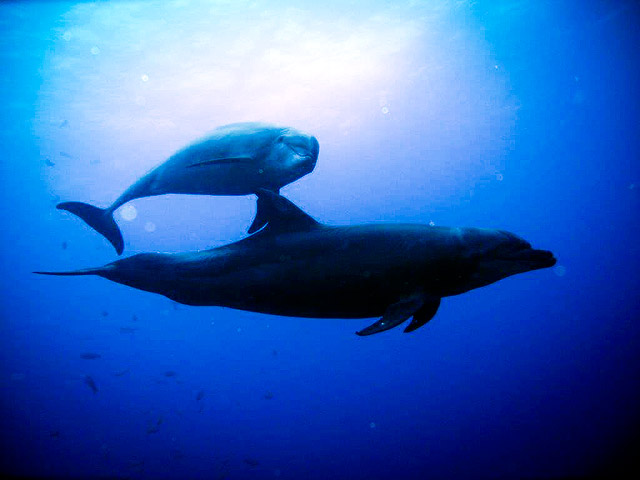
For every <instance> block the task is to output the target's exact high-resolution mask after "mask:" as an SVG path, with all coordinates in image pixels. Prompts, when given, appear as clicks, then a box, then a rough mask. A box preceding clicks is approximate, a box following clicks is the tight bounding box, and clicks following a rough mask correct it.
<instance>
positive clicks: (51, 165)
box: [44, 158, 56, 167]
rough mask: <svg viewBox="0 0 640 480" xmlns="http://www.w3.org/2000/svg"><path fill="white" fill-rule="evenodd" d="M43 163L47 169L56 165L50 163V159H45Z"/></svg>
mask: <svg viewBox="0 0 640 480" xmlns="http://www.w3.org/2000/svg"><path fill="white" fill-rule="evenodd" d="M44 163H46V164H47V167H55V166H56V164H55V163H53V162H52V161H51V159H49V158H47V159H46V160H45V161H44Z"/></svg>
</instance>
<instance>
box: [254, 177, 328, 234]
mask: <svg viewBox="0 0 640 480" xmlns="http://www.w3.org/2000/svg"><path fill="white" fill-rule="evenodd" d="M256 194H257V195H258V212H257V213H256V219H255V220H254V222H253V224H252V225H251V228H250V229H249V233H252V232H254V231H255V230H257V229H258V228H260V227H261V226H262V225H264V223H266V224H267V226H266V227H265V228H264V229H263V230H262V232H264V233H265V234H269V233H284V232H296V231H301V230H309V229H311V228H314V227H317V226H318V225H320V224H319V223H318V222H317V221H316V220H314V219H313V218H311V217H310V216H309V215H307V214H306V213H304V212H303V211H302V210H300V208H298V207H297V206H296V205H295V204H293V203H292V202H291V201H290V200H287V199H286V198H284V197H283V196H282V195H279V194H277V193H275V192H272V191H270V190H266V189H264V188H259V189H258V190H257V191H256Z"/></svg>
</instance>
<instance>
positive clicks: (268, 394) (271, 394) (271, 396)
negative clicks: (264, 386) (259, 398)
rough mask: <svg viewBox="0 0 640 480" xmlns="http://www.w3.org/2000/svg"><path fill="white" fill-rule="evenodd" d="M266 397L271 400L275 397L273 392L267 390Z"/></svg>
mask: <svg viewBox="0 0 640 480" xmlns="http://www.w3.org/2000/svg"><path fill="white" fill-rule="evenodd" d="M264 398H265V399H267V400H271V399H272V398H273V393H271V392H267V393H265V394H264Z"/></svg>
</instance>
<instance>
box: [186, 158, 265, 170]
mask: <svg viewBox="0 0 640 480" xmlns="http://www.w3.org/2000/svg"><path fill="white" fill-rule="evenodd" d="M253 161H254V160H253V158H252V157H221V158H212V159H209V160H203V161H201V162H195V163H192V164H191V165H189V167H188V168H192V167H204V166H207V165H225V164H226V165H234V164H241V163H253Z"/></svg>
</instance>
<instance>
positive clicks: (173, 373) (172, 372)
mask: <svg viewBox="0 0 640 480" xmlns="http://www.w3.org/2000/svg"><path fill="white" fill-rule="evenodd" d="M176 375H177V373H176V372H174V371H173V370H167V371H166V372H164V376H165V377H175V376H176Z"/></svg>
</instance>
